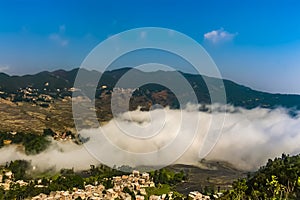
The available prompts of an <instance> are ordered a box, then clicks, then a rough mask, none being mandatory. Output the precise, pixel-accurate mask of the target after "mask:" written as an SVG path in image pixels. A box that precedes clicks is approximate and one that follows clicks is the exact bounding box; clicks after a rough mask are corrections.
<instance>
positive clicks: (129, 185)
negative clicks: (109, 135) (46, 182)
mask: <svg viewBox="0 0 300 200" xmlns="http://www.w3.org/2000/svg"><path fill="white" fill-rule="evenodd" d="M104 180H106V181H108V180H111V181H112V183H113V187H112V188H105V187H104V186H103V185H102V184H99V185H97V184H96V185H86V186H85V189H78V188H74V189H73V191H72V192H69V191H55V192H51V193H50V194H49V195H45V194H39V195H38V196H35V197H33V198H32V199H33V200H56V199H59V200H69V199H77V198H78V199H79V197H80V198H81V199H93V200H98V199H125V200H131V199H133V198H135V199H137V200H144V199H145V196H146V195H147V192H146V188H147V187H155V184H154V182H153V180H152V179H151V178H150V175H149V174H148V173H140V172H139V171H133V172H132V174H130V175H123V176H115V177H113V178H112V179H104ZM125 188H126V189H125ZM129 193H131V194H129ZM133 194H134V196H133ZM172 195H173V193H172V192H170V193H169V194H163V195H151V196H150V197H149V200H164V199H172Z"/></svg>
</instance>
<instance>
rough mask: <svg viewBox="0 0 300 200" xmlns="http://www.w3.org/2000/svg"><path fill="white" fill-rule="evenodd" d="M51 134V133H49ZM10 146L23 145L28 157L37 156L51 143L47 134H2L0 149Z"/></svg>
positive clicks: (0, 136) (0, 135)
mask: <svg viewBox="0 0 300 200" xmlns="http://www.w3.org/2000/svg"><path fill="white" fill-rule="evenodd" d="M48 132H49V131H48ZM5 142H7V143H9V144H22V145H23V146H24V148H25V153H26V154H27V155H35V154H39V153H40V152H42V151H44V150H46V149H47V147H48V146H49V144H50V141H49V140H48V138H47V135H46V134H43V135H37V134H33V133H15V134H12V133H0V147H3V146H4V145H5Z"/></svg>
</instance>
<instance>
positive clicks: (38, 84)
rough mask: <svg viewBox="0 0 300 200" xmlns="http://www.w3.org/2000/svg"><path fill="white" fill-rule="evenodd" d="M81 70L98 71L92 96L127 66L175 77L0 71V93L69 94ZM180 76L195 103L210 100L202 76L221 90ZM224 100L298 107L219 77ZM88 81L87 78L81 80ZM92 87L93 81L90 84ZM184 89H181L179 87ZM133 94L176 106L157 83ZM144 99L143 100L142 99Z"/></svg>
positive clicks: (295, 98)
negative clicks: (14, 73) (17, 73)
mask: <svg viewBox="0 0 300 200" xmlns="http://www.w3.org/2000/svg"><path fill="white" fill-rule="evenodd" d="M79 70H80V72H81V74H84V76H86V77H87V78H88V80H94V79H97V78H99V77H100V76H101V75H102V76H101V80H100V81H99V82H98V86H97V88H98V89H97V93H96V96H98V95H101V94H102V93H103V92H105V93H106V94H109V92H108V91H111V90H112V88H113V87H114V86H115V84H116V83H117V82H118V80H119V79H120V78H121V77H122V76H123V75H124V74H125V73H126V72H128V71H129V70H131V72H132V71H133V74H134V76H135V77H149V76H150V77H160V78H162V79H172V77H175V74H176V73H175V72H172V71H155V72H143V71H140V70H137V69H131V68H122V69H117V70H112V71H106V72H104V73H103V74H101V73H100V72H98V71H89V70H85V69H78V68H76V69H73V70H70V71H65V70H56V71H53V72H48V71H44V72H40V73H37V74H34V75H24V76H10V75H8V74H5V73H0V91H1V93H2V94H7V95H8V94H17V93H18V91H20V90H21V89H24V88H28V87H31V88H34V89H37V90H39V91H40V92H41V93H48V94H50V95H52V96H54V97H64V96H66V95H71V93H70V88H72V87H73V85H74V81H75V78H76V75H77V73H78V71H79ZM179 73H180V74H182V76H183V77H184V78H185V79H186V80H187V81H188V82H189V83H190V85H191V87H192V88H193V89H194V91H195V93H196V95H197V98H198V102H199V103H205V104H209V103H210V95H209V92H208V89H207V86H206V84H205V81H204V78H205V80H209V82H210V84H216V85H213V87H212V88H213V90H214V91H213V92H216V93H218V92H221V90H222V86H221V85H218V84H219V83H220V82H219V81H214V80H217V79H216V78H211V77H206V76H201V75H194V74H187V73H182V72H179ZM223 83H224V87H225V91H226V97H227V103H228V104H231V105H234V106H240V107H244V108H247V109H252V108H255V107H263V108H271V109H272V108H276V107H284V108H290V109H295V110H299V109H300V95H292V94H272V93H267V92H261V91H257V90H253V89H251V88H249V87H246V86H243V85H240V84H237V83H235V82H233V81H230V80H223ZM85 84H87V85H88V82H87V83H85ZM103 85H105V91H104V90H103V89H101V86H103ZM91 87H95V85H94V86H93V85H91ZM183 93H184V91H183ZM134 96H136V97H138V99H137V100H136V101H138V102H140V103H145V101H150V102H151V103H152V104H154V103H160V104H162V105H164V106H165V105H169V106H171V107H174V108H176V107H178V101H177V99H176V96H175V95H174V94H173V93H172V91H171V90H169V89H168V88H166V87H164V86H162V85H157V84H147V85H144V86H142V87H140V89H139V90H138V91H135V92H134ZM146 99H147V100H146Z"/></svg>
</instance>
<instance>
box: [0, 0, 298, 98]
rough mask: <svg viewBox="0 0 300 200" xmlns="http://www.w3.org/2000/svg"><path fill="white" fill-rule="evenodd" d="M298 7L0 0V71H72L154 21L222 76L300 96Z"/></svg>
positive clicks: (282, 4)
mask: <svg viewBox="0 0 300 200" xmlns="http://www.w3.org/2000/svg"><path fill="white" fill-rule="evenodd" d="M299 10H300V2H299V1H296V0H294V1H292V0H287V1H279V0H278V1H276V0H273V1H271V0H269V1H256V0H253V1H231V0H228V1H225V0H219V1H218V0H210V1H207V0H206V1H201V0H199V1H196V0H195V1H189V0H187V1H174V0H173V1H169V0H161V1H158V0H157V1H154V0H151V1H150V0H139V1H100V0H99V1H91V0H78V1H58V0H43V1H40V0H11V1H8V0H7V1H4V0H0V19H1V20H0V71H2V72H6V73H9V74H28V73H35V72H39V71H43V70H50V71H51V70H55V69H59V68H63V69H72V68H74V67H78V66H80V64H81V62H82V61H83V59H84V58H85V57H86V56H87V54H88V53H89V52H90V51H91V50H92V49H93V48H94V47H95V46H96V45H97V44H98V43H99V42H101V41H103V40H105V39H107V38H108V37H109V36H111V35H114V34H117V33H119V32H122V31H125V30H128V29H132V28H138V27H149V26H151V27H152V26H154V27H164V28H170V29H174V30H177V31H180V32H182V33H184V34H186V35H188V36H190V37H192V38H193V39H195V40H196V41H198V42H199V43H200V44H201V45H203V46H204V48H205V49H206V50H207V51H208V53H209V54H210V55H211V57H212V58H213V59H214V61H215V62H216V64H217V66H218V67H219V70H220V72H221V74H222V75H223V77H225V78H227V79H231V80H233V81H236V82H238V83H241V84H244V85H247V86H250V87H252V88H254V89H259V90H263V91H269V92H274V93H276V92H280V93H298V94H300V78H299V75H300V64H299V63H300V20H299V19H300V12H299Z"/></svg>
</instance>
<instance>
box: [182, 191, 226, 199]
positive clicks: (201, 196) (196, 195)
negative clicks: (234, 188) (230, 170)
mask: <svg viewBox="0 0 300 200" xmlns="http://www.w3.org/2000/svg"><path fill="white" fill-rule="evenodd" d="M222 196H223V193H221V192H219V193H217V194H214V195H212V197H213V199H219V198H221V197H222ZM188 199H191V200H210V199H211V198H210V196H207V195H204V194H202V193H200V192H199V191H193V192H190V193H189V195H188Z"/></svg>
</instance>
